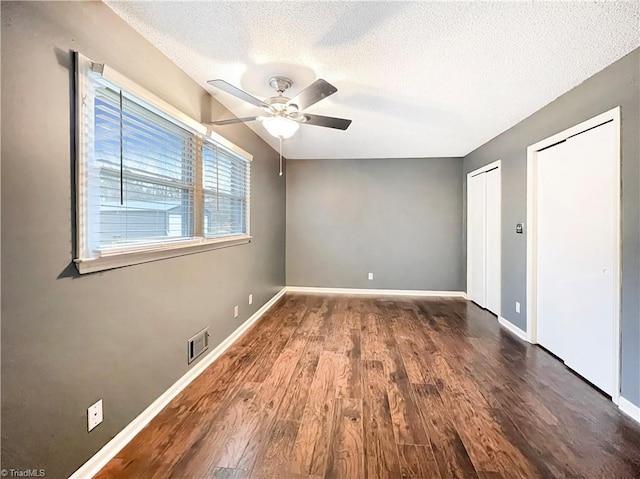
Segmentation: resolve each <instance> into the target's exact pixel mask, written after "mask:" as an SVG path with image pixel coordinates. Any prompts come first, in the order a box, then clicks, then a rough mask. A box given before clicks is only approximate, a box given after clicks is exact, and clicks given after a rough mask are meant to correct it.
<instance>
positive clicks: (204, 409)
mask: <svg viewBox="0 0 640 479" xmlns="http://www.w3.org/2000/svg"><path fill="white" fill-rule="evenodd" d="M638 477H640V427H639V426H638V425H637V424H636V423H634V422H633V421H632V420H630V419H629V418H627V417H625V416H624V415H622V414H621V413H620V412H619V411H618V410H617V409H616V408H615V406H614V405H613V403H611V402H610V400H609V399H608V398H606V397H605V396H603V395H602V394H601V393H600V392H598V391H596V390H595V389H593V388H592V387H591V386H589V385H588V384H586V383H585V382H584V381H582V380H581V379H580V378H578V377H577V376H575V375H574V374H573V373H571V372H570V371H569V370H567V369H566V368H565V367H564V365H563V364H562V363H560V362H559V361H558V360H557V359H555V358H553V357H552V356H551V355H549V354H548V353H547V352H545V351H544V350H543V349H540V348H538V347H534V346H531V345H528V344H525V343H523V342H522V341H520V340H519V339H517V338H515V337H513V336H511V334H510V333H508V332H506V331H504V330H502V329H501V328H500V327H499V325H498V323H497V321H496V318H495V317H494V316H492V315H491V314H489V313H488V312H486V311H484V310H482V309H480V308H478V307H477V306H476V305H474V304H473V303H470V302H467V301H464V300H458V299H446V298H428V299H425V298H373V297H371V298H369V297H355V298H350V297H343V296H320V295H293V294H288V295H286V296H284V297H283V299H282V300H280V302H279V303H278V304H277V305H276V306H274V307H273V308H272V309H271V311H270V312H269V313H268V314H266V315H265V316H264V317H263V318H262V319H261V320H260V321H259V323H258V324H256V325H255V326H254V327H253V328H252V329H250V330H249V331H248V332H247V333H246V334H245V335H244V336H243V337H242V338H240V340H239V341H238V342H236V343H235V344H234V345H233V346H232V347H231V348H230V349H229V350H228V351H227V352H226V353H225V354H224V355H222V356H221V357H220V358H219V359H218V360H217V361H216V362H215V363H214V364H213V365H212V366H211V367H209V368H208V369H207V370H206V371H205V372H204V373H203V374H202V375H201V376H200V377H198V378H197V379H196V380H195V381H194V382H193V383H191V384H190V385H189V386H188V387H187V388H186V389H185V390H184V391H183V392H182V393H181V394H180V395H178V396H177V397H176V398H175V399H174V400H173V401H172V402H171V403H170V404H169V405H168V406H167V407H166V408H165V409H164V410H163V411H162V412H161V413H160V414H159V415H158V416H157V417H156V418H154V419H153V420H152V421H151V423H150V424H149V425H148V426H147V427H146V428H145V429H144V430H143V431H142V432H141V433H140V434H138V435H137V436H136V437H135V438H134V439H133V441H131V442H130V443H129V444H128V445H127V446H126V447H125V448H124V449H123V450H122V451H121V452H120V453H119V454H118V455H117V457H116V458H114V459H113V460H112V461H111V462H109V463H108V464H107V465H106V466H105V468H104V469H103V470H102V471H101V472H100V473H99V474H98V475H97V476H96V478H97V479H108V478H118V479H129V478H130V479H140V478H144V479H147V478H149V479H154V478H176V479H201V478H202V479H204V478H211V479H213V478H215V479H221V478H226V479H302V478H304V479H318V478H331V479H337V478H346V479H360V478H363V479H364V478H367V479H386V478H388V479H399V478H406V479H409V478H415V479H420V478H434V479H447V478H460V479H473V478H477V479H512V478H638Z"/></svg>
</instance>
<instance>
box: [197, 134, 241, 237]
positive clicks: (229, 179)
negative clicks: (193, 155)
mask: <svg viewBox="0 0 640 479" xmlns="http://www.w3.org/2000/svg"><path fill="white" fill-rule="evenodd" d="M202 166H203V178H202V187H203V197H204V211H203V213H204V217H203V225H204V226H203V229H204V236H205V237H207V238H219V237H222V236H232V235H241V234H246V233H247V232H248V231H247V225H248V207H247V205H248V204H249V184H250V177H249V162H248V161H247V160H245V159H244V158H242V157H241V156H239V155H237V154H236V153H234V152H232V151H230V150H228V149H226V148H224V147H222V146H220V145H218V144H215V143H212V142H209V141H205V142H204V146H203V155H202Z"/></svg>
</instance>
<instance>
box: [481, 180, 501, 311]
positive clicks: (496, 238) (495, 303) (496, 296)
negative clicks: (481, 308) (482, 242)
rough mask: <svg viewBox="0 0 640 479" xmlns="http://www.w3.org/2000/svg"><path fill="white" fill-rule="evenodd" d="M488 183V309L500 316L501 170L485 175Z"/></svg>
mask: <svg viewBox="0 0 640 479" xmlns="http://www.w3.org/2000/svg"><path fill="white" fill-rule="evenodd" d="M485 177H486V179H485V182H486V238H487V239H486V271H487V274H486V278H487V279H486V290H487V293H486V298H487V304H486V308H487V309H488V310H489V311H491V312H492V313H495V314H496V315H498V316H499V315H500V297H501V296H500V286H501V282H500V276H501V269H502V265H501V260H500V258H501V255H500V243H501V221H500V218H501V208H502V206H501V205H502V199H501V198H502V193H501V179H500V168H495V169H493V170H489V171H487V172H486V173H485Z"/></svg>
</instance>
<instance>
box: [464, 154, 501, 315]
mask: <svg viewBox="0 0 640 479" xmlns="http://www.w3.org/2000/svg"><path fill="white" fill-rule="evenodd" d="M496 168H497V169H500V178H501V181H502V160H496V161H493V162H491V163H489V164H488V165H484V166H481V167H480V168H478V169H476V170H473V171H470V172H469V173H467V192H465V204H466V205H467V213H466V214H467V217H466V224H467V231H466V235H467V236H466V239H467V244H466V249H467V288H466V289H467V298H468V297H469V290H470V288H471V260H470V255H469V204H468V203H466V202H467V200H468V198H469V193H468V188H469V179H470V178H471V177H472V176H477V175H479V174H481V173H486V172H487V171H490V170H495V169H496ZM500 210H502V197H501V199H500ZM500 216H502V211H501V212H500ZM500 256H502V239H501V241H500ZM500 273H501V274H500V297H501V298H502V272H500ZM501 301H502V300H501ZM501 314H502V308H499V311H497V312H496V315H497V316H500V315H501Z"/></svg>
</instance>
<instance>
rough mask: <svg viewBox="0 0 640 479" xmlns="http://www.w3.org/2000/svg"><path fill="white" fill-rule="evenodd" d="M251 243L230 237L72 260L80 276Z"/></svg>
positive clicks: (247, 239)
mask: <svg viewBox="0 0 640 479" xmlns="http://www.w3.org/2000/svg"><path fill="white" fill-rule="evenodd" d="M250 242H251V236H248V235H242V236H232V237H227V238H216V239H201V240H195V241H190V242H189V243H174V244H168V245H163V246H162V247H156V248H153V249H147V250H137V251H128V252H118V253H111V254H106V255H103V256H99V257H96V258H79V259H76V260H74V262H75V263H76V268H78V272H79V273H80V274H87V273H96V272H98V271H105V270H108V269H115V268H122V267H125V266H131V265H134V264H141V263H149V262H151V261H159V260H162V259H168V258H175V257H177V256H184V255H188V254H194V253H202V252H204V251H211V250H214V249H219V248H226V247H228V246H236V245H241V244H247V243H250Z"/></svg>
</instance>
